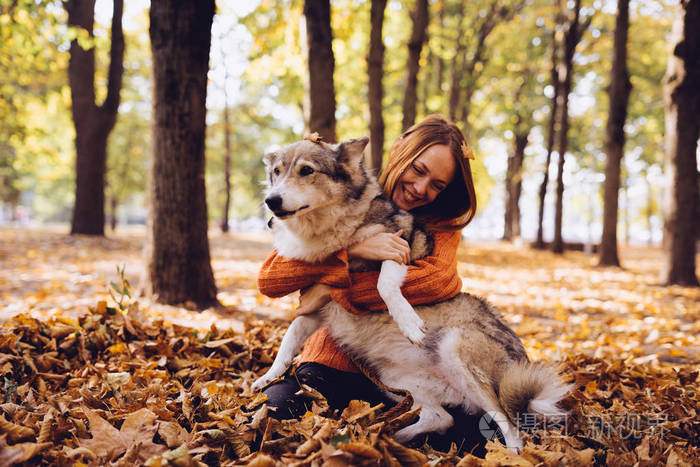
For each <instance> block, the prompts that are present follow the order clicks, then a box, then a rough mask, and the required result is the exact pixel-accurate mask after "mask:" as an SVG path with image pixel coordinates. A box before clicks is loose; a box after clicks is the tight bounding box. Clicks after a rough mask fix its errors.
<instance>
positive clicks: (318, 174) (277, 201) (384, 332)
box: [251, 137, 570, 450]
mask: <svg viewBox="0 0 700 467" xmlns="http://www.w3.org/2000/svg"><path fill="white" fill-rule="evenodd" d="M368 141H369V138H366V137H365V138H361V139H355V140H350V141H346V142H343V143H340V144H328V143H325V142H322V141H320V139H318V138H310V139H305V140H303V141H298V142H296V143H292V144H291V145H288V146H285V147H283V148H281V149H279V150H277V151H274V152H272V153H269V154H266V155H265V157H264V162H265V166H266V172H267V190H266V198H265V203H266V204H267V206H268V207H269V209H270V210H271V211H272V213H273V215H274V217H273V218H272V221H271V230H272V232H273V239H274V240H273V243H274V246H275V248H277V251H278V253H279V254H280V255H281V256H285V257H290V258H296V259H300V260H304V261H308V262H316V261H321V260H323V259H325V258H327V257H328V256H329V255H331V254H332V253H334V252H336V251H337V250H339V249H341V248H347V247H349V246H350V245H352V244H353V243H355V242H358V241H362V240H363V239H366V238H367V237H369V236H371V235H374V234H376V233H378V232H396V231H398V230H403V236H404V238H405V239H406V240H408V241H409V244H410V245H411V260H412V261H413V260H415V259H418V258H421V257H423V256H426V255H427V254H429V253H430V252H431V250H432V239H431V238H430V236H429V235H428V234H427V233H426V232H425V231H424V230H423V229H422V228H420V226H417V225H416V224H415V223H414V219H413V216H412V215H411V214H409V213H408V212H406V211H403V210H401V209H399V208H398V207H396V206H395V205H394V204H393V203H392V202H391V201H390V200H389V199H388V198H387V197H386V195H385V194H384V192H383V190H382V187H381V186H380V185H379V183H378V182H377V180H376V178H375V177H374V175H373V174H371V173H370V171H369V170H368V169H367V168H366V167H365V165H364V163H363V151H364V148H365V146H366V145H367V143H368ZM377 266H379V269H380V273H379V280H378V282H377V290H378V292H379V294H380V296H381V297H382V299H383V300H384V301H385V303H386V305H387V308H388V313H372V314H369V315H365V316H356V315H353V314H351V313H348V312H347V311H345V310H344V309H343V308H342V307H341V306H340V305H338V304H337V303H335V302H330V303H328V304H327V305H325V306H324V307H322V308H321V310H319V311H317V312H314V313H312V314H309V315H303V316H299V317H297V318H295V319H294V321H293V322H292V323H291V324H290V326H289V329H288V330H287V332H286V334H285V336H284V338H283V339H282V343H281V345H280V348H279V351H278V354H277V357H276V358H275V360H274V362H273V364H272V366H271V367H270V369H269V371H268V372H267V373H265V375H263V376H262V377H261V378H259V379H258V380H257V381H255V383H254V384H253V385H252V387H251V389H252V390H254V391H257V390H262V389H263V388H264V387H265V386H267V385H268V384H270V383H271V382H273V381H275V380H276V379H278V378H279V377H281V376H282V375H283V374H284V373H285V372H286V370H287V369H288V368H289V366H290V365H291V362H292V359H293V357H294V356H295V355H296V354H297V353H298V351H299V350H300V348H301V346H302V344H303V343H304V341H305V340H306V338H307V337H309V336H310V335H311V334H313V332H315V331H316V330H317V329H319V328H320V327H322V326H328V327H329V332H330V334H331V335H332V336H333V338H334V339H335V340H336V341H337V342H338V343H339V344H340V345H341V347H342V348H343V350H344V351H346V352H347V353H348V355H349V356H350V357H351V358H353V359H354V360H356V361H363V362H366V363H367V364H368V365H369V366H370V367H371V368H372V369H373V370H374V371H376V373H377V375H378V377H379V380H380V381H381V382H382V383H383V384H385V385H386V386H388V387H395V388H401V389H405V390H408V391H409V392H410V393H411V395H412V396H413V401H414V407H418V406H420V407H421V410H420V415H419V418H418V420H417V422H416V423H414V424H412V425H409V426H407V427H405V428H402V429H400V430H398V431H397V432H396V433H394V438H395V439H396V440H397V441H399V442H401V443H405V442H408V441H410V440H411V439H413V438H415V437H416V436H418V435H421V434H424V433H428V432H439V433H444V432H445V430H447V429H448V428H449V427H450V426H452V424H453V419H452V417H451V415H450V414H449V413H448V412H447V411H446V410H445V409H444V406H462V407H463V408H464V410H465V411H467V412H472V413H476V412H478V411H484V412H488V413H490V414H491V415H492V418H493V420H494V421H495V422H496V423H497V425H498V427H499V428H500V430H501V432H502V434H503V437H504V439H505V442H506V445H507V446H508V447H510V448H511V449H513V450H517V449H519V448H521V447H522V441H521V439H520V436H519V433H518V430H517V429H516V428H515V426H516V425H517V420H518V416H519V414H523V413H538V414H541V415H545V416H556V417H559V416H563V415H564V414H565V413H564V412H563V411H562V410H561V409H560V408H559V407H558V402H559V401H560V399H561V398H562V397H564V395H565V394H566V393H567V392H568V391H569V389H570V387H569V386H567V385H565V384H563V383H562V382H561V381H560V377H559V374H558V372H557V371H556V370H555V369H553V368H551V367H550V366H548V365H545V364H538V363H532V362H530V361H529V359H528V357H527V354H526V352H525V348H524V347H523V345H522V342H521V341H520V339H519V338H518V337H517V336H516V335H515V333H514V332H513V331H512V330H511V329H510V328H509V327H508V326H507V325H506V324H505V323H504V322H503V320H502V319H501V317H500V315H499V313H498V312H497V311H496V310H495V309H494V307H492V306H491V305H489V304H488V303H487V302H486V301H485V300H483V299H480V298H478V297H475V296H472V295H470V294H467V293H460V294H458V295H457V296H455V297H454V298H452V299H450V300H447V301H444V302H441V303H437V304H433V305H426V306H418V307H416V308H415V309H414V308H413V307H412V306H411V305H410V304H409V303H408V301H406V299H405V298H404V297H403V296H402V295H401V290H400V287H401V284H402V283H403V280H404V278H405V275H406V271H407V266H406V265H402V264H398V263H396V262H394V261H383V262H381V264H380V265H379V264H378V262H367V261H357V260H354V261H351V263H350V269H351V270H352V271H354V270H361V269H365V268H371V267H375V268H376V267H377ZM388 396H389V397H392V398H394V399H397V396H396V395H395V394H390V393H389V394H388Z"/></svg>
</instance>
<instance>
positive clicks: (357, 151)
mask: <svg viewBox="0 0 700 467" xmlns="http://www.w3.org/2000/svg"><path fill="white" fill-rule="evenodd" d="M367 143H369V137H367V136H365V137H363V138H358V139H351V140H350V141H344V142H342V143H340V144H339V145H338V162H340V163H341V164H349V165H358V166H359V165H360V162H361V161H362V153H363V151H364V150H365V147H366V146H367Z"/></svg>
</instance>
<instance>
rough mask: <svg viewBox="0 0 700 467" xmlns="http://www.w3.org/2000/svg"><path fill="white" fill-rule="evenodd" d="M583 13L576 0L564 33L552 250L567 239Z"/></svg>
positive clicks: (557, 250) (560, 249)
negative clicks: (567, 175)
mask: <svg viewBox="0 0 700 467" xmlns="http://www.w3.org/2000/svg"><path fill="white" fill-rule="evenodd" d="M580 13H581V0H576V2H575V4H574V12H573V17H572V18H571V20H570V21H569V24H568V25H567V29H566V32H565V33H564V60H563V63H562V64H561V70H560V71H559V77H560V93H559V103H558V104H557V107H559V119H558V120H559V124H558V125H557V127H558V131H557V137H558V138H557V143H558V144H557V151H558V152H559V160H558V161H557V188H556V201H555V212H554V240H553V241H552V251H553V252H554V253H563V252H564V241H563V239H562V232H561V230H562V219H563V217H564V161H565V155H566V150H567V146H568V142H569V141H568V132H569V93H570V92H571V82H572V78H573V71H574V52H575V51H576V45H577V44H578V43H579V42H580V40H581V36H582V35H583V32H584V31H585V30H586V28H587V27H588V25H589V24H590V19H591V18H590V17H589V18H588V20H587V21H586V22H585V23H583V24H581V23H580V22H579V19H580Z"/></svg>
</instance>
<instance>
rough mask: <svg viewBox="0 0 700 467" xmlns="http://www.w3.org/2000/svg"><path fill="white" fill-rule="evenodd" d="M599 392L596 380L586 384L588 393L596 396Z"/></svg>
mask: <svg viewBox="0 0 700 467" xmlns="http://www.w3.org/2000/svg"><path fill="white" fill-rule="evenodd" d="M597 390H598V383H596V382H595V380H593V381H589V382H588V383H586V392H587V393H590V394H594V393H595V392H596V391H597Z"/></svg>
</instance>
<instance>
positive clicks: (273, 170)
mask: <svg viewBox="0 0 700 467" xmlns="http://www.w3.org/2000/svg"><path fill="white" fill-rule="evenodd" d="M368 142H369V138H367V137H364V138H360V139H354V140H350V141H346V142H343V143H339V144H328V143H324V142H322V141H320V140H318V139H316V140H315V141H314V140H303V141H298V142H296V143H292V144H290V145H288V146H285V147H283V148H280V149H278V150H277V151H274V152H271V153H269V154H266V155H265V157H264V159H263V161H264V162H265V168H266V172H267V185H268V188H267V191H266V195H267V196H266V198H265V204H267V207H268V208H269V209H270V210H271V211H272V213H273V214H274V215H275V217H277V218H279V219H289V218H292V217H295V216H302V215H306V214H308V213H311V212H313V211H314V210H316V209H318V208H321V207H327V206H331V205H336V204H340V203H343V202H345V201H346V200H348V199H353V198H354V199H357V198H359V196H360V195H361V194H362V193H361V191H362V190H363V189H364V187H365V185H366V184H367V177H366V175H365V169H364V165H363V162H362V159H363V157H362V152H363V151H364V149H365V146H367V143H368Z"/></svg>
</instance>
